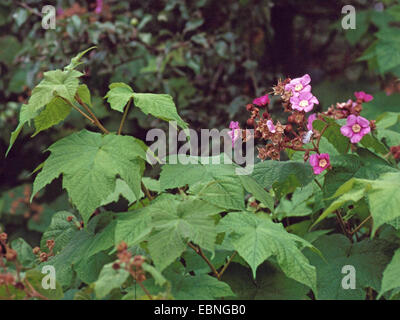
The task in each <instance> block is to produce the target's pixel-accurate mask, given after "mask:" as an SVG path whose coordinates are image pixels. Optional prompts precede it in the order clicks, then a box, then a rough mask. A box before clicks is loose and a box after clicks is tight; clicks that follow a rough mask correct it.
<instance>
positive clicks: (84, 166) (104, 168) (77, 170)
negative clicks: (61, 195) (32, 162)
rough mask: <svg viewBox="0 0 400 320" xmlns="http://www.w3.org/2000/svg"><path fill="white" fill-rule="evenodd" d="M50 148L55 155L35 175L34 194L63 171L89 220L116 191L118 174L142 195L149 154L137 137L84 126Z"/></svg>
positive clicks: (66, 184)
mask: <svg viewBox="0 0 400 320" xmlns="http://www.w3.org/2000/svg"><path fill="white" fill-rule="evenodd" d="M48 150H49V151H50V152H51V155H50V156H49V158H48V159H47V160H46V161H45V162H44V165H43V168H42V170H41V172H40V173H39V174H38V175H37V177H36V179H35V182H34V184H33V195H34V194H36V193H37V192H38V191H39V190H41V189H42V188H43V187H44V186H46V185H47V184H49V183H50V182H51V181H52V180H54V179H55V178H57V177H58V176H60V175H61V174H62V176H63V187H64V188H65V189H66V190H67V192H68V195H69V197H70V198H71V201H72V203H73V204H75V205H76V207H77V209H78V210H79V212H80V213H81V215H82V217H83V218H84V221H85V222H87V221H88V220H89V217H90V215H91V214H92V213H93V211H94V210H95V209H96V208H97V207H99V206H100V205H101V203H102V202H103V201H104V200H105V199H106V198H107V197H108V196H109V195H110V194H112V193H113V192H114V190H115V185H116V179H117V177H118V176H119V177H120V178H121V179H122V180H124V181H125V182H126V183H127V184H128V186H129V187H130V188H131V189H132V191H133V192H134V193H135V195H136V197H137V198H139V197H140V181H141V176H142V173H143V170H144V161H143V159H145V157H146V154H145V150H144V149H143V145H142V143H140V142H139V141H138V140H136V139H135V138H133V137H130V136H121V135H115V134H107V135H102V134H100V133H94V132H89V131H87V130H82V131H80V132H77V133H74V134H72V135H70V136H67V137H65V138H63V139H61V140H59V141H57V142H56V143H54V144H53V145H51V146H50V147H49V148H48Z"/></svg>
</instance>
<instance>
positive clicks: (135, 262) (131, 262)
mask: <svg viewBox="0 0 400 320" xmlns="http://www.w3.org/2000/svg"><path fill="white" fill-rule="evenodd" d="M117 252H118V253H117V257H118V260H117V261H116V262H114V264H113V269H114V270H118V269H120V268H121V267H123V268H124V269H125V270H126V271H128V272H129V273H130V275H131V276H132V277H133V278H134V279H135V280H136V281H137V282H139V283H141V282H143V281H145V280H146V275H145V272H144V270H143V268H142V265H143V263H144V262H145V258H144V257H143V256H139V255H137V256H134V257H133V258H132V253H130V252H129V251H128V246H127V244H126V243H125V242H123V241H122V242H121V243H119V244H118V246H117Z"/></svg>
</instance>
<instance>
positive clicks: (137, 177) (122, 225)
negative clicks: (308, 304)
mask: <svg viewBox="0 0 400 320" xmlns="http://www.w3.org/2000/svg"><path fill="white" fill-rule="evenodd" d="M389 2H390V1H388V3H389ZM32 3H34V1H33V2H32ZM32 3H31V2H29V4H32ZM110 3H111V2H110ZM110 3H109V4H110ZM246 3H253V2H252V1H241V2H237V3H235V4H231V3H230V4H229V5H227V6H226V7H225V6H223V5H221V6H220V5H215V4H214V5H213V4H211V2H210V1H196V2H194V3H193V4H183V3H180V2H178V1H166V2H165V3H164V2H162V3H161V4H159V7H157V8H156V9H150V8H151V6H152V5H154V3H153V2H152V1H150V2H149V4H148V8H147V7H146V5H145V4H143V5H142V6H139V5H138V6H136V5H129V4H126V3H122V2H121V3H119V4H118V5H113V6H111V7H110V6H109V4H105V6H104V8H103V11H102V12H101V14H100V15H99V16H97V15H95V14H94V12H93V11H91V10H92V9H90V10H89V11H88V10H87V8H86V7H84V6H80V5H79V4H75V5H74V6H73V7H71V8H72V9H73V10H71V11H68V10H65V11H64V12H63V13H59V19H60V20H61V23H60V24H59V25H58V26H57V29H56V30H55V31H54V33H45V37H48V38H50V40H49V39H48V40H49V41H54V47H47V48H42V47H41V45H40V44H38V43H36V45H35V46H29V45H27V43H28V42H29V41H30V42H32V41H33V40H32V39H33V38H34V36H35V35H36V34H40V33H41V32H42V30H38V29H37V28H36V29H35V28H33V29H32V30H30V36H29V37H27V39H24V40H22V39H18V37H16V36H15V35H12V34H11V35H9V36H7V37H1V38H0V42H3V43H7V46H8V47H9V50H6V51H0V62H1V63H3V64H4V65H8V64H13V63H16V61H17V60H18V59H21V60H24V59H25V60H24V61H25V62H24V64H21V65H19V68H18V69H16V70H12V71H11V70H10V72H8V73H7V75H6V77H5V78H4V79H2V80H1V85H2V89H3V94H4V95H5V96H6V97H7V101H9V102H11V100H12V99H16V100H15V101H13V102H16V101H17V99H18V98H16V97H17V96H18V95H21V96H22V98H23V99H22V100H21V101H20V102H21V107H20V110H19V118H18V119H19V120H18V121H16V122H14V123H13V125H14V131H13V132H12V133H11V136H10V139H9V143H8V147H7V150H6V148H5V150H4V153H5V154H7V156H8V157H9V158H8V159H10V157H11V159H15V158H16V157H24V156H26V153H25V152H27V150H28V151H29V148H28V147H27V146H32V143H34V142H32V141H37V140H39V141H41V142H40V143H39V145H40V146H42V145H44V144H45V147H43V148H42V147H40V148H37V149H38V150H36V151H35V152H38V151H40V152H41V153H43V154H42V155H40V156H38V157H34V156H32V157H31V158H29V163H30V165H29V166H27V167H26V168H25V169H26V170H27V172H30V174H25V175H22V177H21V176H20V177H18V179H17V181H14V183H15V184H16V186H15V187H13V188H9V189H7V190H6V191H5V192H3V194H2V197H1V198H0V209H1V210H0V218H1V224H0V268H1V271H0V299H24V298H27V299H98V300H107V299H117V300H131V299H146V300H147V299H199V300H207V299H398V298H399V294H398V292H399V289H400V283H399V281H398V275H399V272H398V267H399V266H398V265H399V263H400V256H399V250H400V249H399V246H400V241H399V229H400V216H399V215H400V213H399V211H398V208H399V205H400V192H399V181H400V180H399V179H400V173H399V168H398V161H399V159H400V139H399V137H400V127H399V122H400V113H399V112H398V103H399V99H398V97H397V95H396V94H393V95H391V96H386V95H385V94H382V93H378V94H374V97H373V100H372V101H371V100H370V99H369V98H368V96H369V95H367V94H365V92H362V97H361V96H360V94H361V92H356V99H355V101H353V100H351V99H350V100H348V101H347V102H344V103H337V104H336V105H332V106H331V107H330V108H325V110H323V109H322V108H320V106H317V105H318V103H319V102H318V100H317V102H315V99H316V97H315V96H310V97H308V98H307V99H306V98H304V99H303V100H301V99H300V100H299V99H297V100H298V101H297V100H296V99H292V98H293V96H294V97H295V98H298V96H297V95H296V94H297V93H296V92H295V90H297V89H293V91H291V90H292V89H290V90H289V89H287V87H286V86H287V85H289V87H290V85H293V86H292V87H293V88H295V85H296V84H299V83H301V84H302V82H301V81H303V80H304V79H306V78H307V76H308V75H305V76H303V77H302V78H296V79H290V78H287V79H284V80H279V81H278V84H277V85H276V86H274V87H273V93H274V95H275V96H280V97H273V98H271V101H270V100H269V98H268V102H265V103H264V102H262V101H263V99H255V100H254V101H253V104H248V105H247V106H246V109H247V111H249V112H250V113H251V116H250V118H249V119H248V120H247V122H246V127H245V128H242V129H240V127H239V121H241V120H243V121H244V120H245V112H244V109H245V108H244V105H245V104H247V103H248V102H249V99H250V96H258V94H265V93H266V91H267V87H268V85H266V83H267V81H268V80H272V79H275V78H277V77H276V76H277V74H279V72H280V71H279V70H278V71H276V73H273V72H271V73H269V74H266V75H264V76H262V75H261V72H256V71H257V70H258V69H257V67H260V66H263V64H262V63H261V62H260V61H262V57H263V53H264V52H265V50H266V48H265V47H264V46H265V44H263V43H261V41H258V42H257V39H258V38H257V37H256V36H255V35H251V36H249V35H247V33H248V32H247V30H246V26H248V28H249V30H253V31H254V30H258V29H257V28H258V26H259V24H260V23H261V22H260V21H262V19H263V17H265V16H268V15H269V14H273V12H272V11H273V10H272V9H271V10H270V7H266V8H268V9H266V12H263V11H262V10H260V11H258V10H251V9H250V8H251V6H250V5H248V4H247V5H246ZM265 3H266V4H269V3H272V2H270V1H265ZM288 3H289V4H288V8H292V3H291V2H290V1H288ZM282 6H283V9H285V6H284V5H282ZM131 7H132V9H134V10H132V12H133V16H131V15H130V14H124V13H123V12H124V11H129V10H127V9H131ZM133 7H134V8H133ZM144 7H146V9H148V10H147V11H146V10H144V9H143V8H144ZM278 7H279V6H278ZM0 8H3V9H4V8H13V10H14V11H15V16H16V20H17V24H18V25H19V27H21V28H25V29H26V30H29V29H30V25H29V19H28V17H30V16H32V15H35V13H34V12H36V13H38V12H37V11H35V9H34V8H33V7H30V6H24V7H18V8H17V7H14V4H12V3H11V2H7V1H6V2H4V4H1V5H0ZM71 8H70V9H71ZM216 9H218V10H219V11H220V12H222V13H223V14H224V15H225V16H226V17H227V18H229V19H227V21H228V23H227V26H221V27H215V32H213V33H211V32H209V33H206V32H204V31H205V30H208V29H206V27H207V28H210V29H212V26H210V24H211V21H210V20H208V19H209V18H208V17H209V16H210V15H211V13H210V12H212V11H213V10H216ZM286 9H287V8H286ZM230 10H231V11H230ZM398 11H399V10H398V6H397V5H395V6H391V7H390V10H388V12H386V11H385V14H384V15H381V16H380V15H379V14H378V13H376V10H375V11H374V10H365V11H362V12H359V13H358V18H359V19H360V21H361V22H362V28H361V30H359V31H357V32H358V33H357V34H355V33H353V34H348V35H347V36H346V37H347V38H348V41H349V42H350V45H356V44H358V43H359V42H362V46H361V47H362V48H361V49H362V51H364V49H365V48H367V49H366V50H367V51H366V52H365V53H364V55H363V56H362V57H361V59H360V60H362V61H364V60H368V64H369V66H370V67H371V69H372V70H375V71H377V72H378V73H379V74H380V75H381V76H385V77H390V76H391V75H396V74H397V71H398V70H397V69H398V65H399V63H400V62H399V61H397V60H398V56H396V54H398V53H396V51H395V50H393V48H397V47H396V46H397V42H398V39H397V38H395V37H394V34H395V31H396V30H397V29H396V28H397V27H395V26H393V24H388V23H389V22H392V20H393V19H398ZM148 12H150V13H148ZM176 12H179V13H180V18H178V19H176V21H173V20H174V17H176V16H177V14H176ZM191 12H195V13H194V14H193V15H192V14H191ZM71 13H72V14H71ZM232 15H236V16H240V17H243V21H245V22H243V23H242V26H241V27H240V28H239V29H232V31H228V30H230V29H229V28H230V26H234V25H236V24H235V23H233V21H234V19H235V18H232ZM137 17H140V20H139V19H138V18H137ZM249 17H251V19H250V18H249ZM244 18H246V19H244ZM7 19H8V18H7V17H6V15H3V14H2V11H1V10H0V25H7V24H8V23H10V21H8V20H7ZM135 19H136V20H135ZM211 20H212V19H211ZM88 21H92V23H88ZM268 23H270V21H269V20H268ZM369 23H373V25H374V26H372V27H371V26H370V25H369ZM271 24H273V22H271ZM160 25H162V26H164V28H158V27H159V26H160ZM374 27H377V28H378V29H379V30H378V31H376V33H374V34H373V35H372V37H373V40H372V41H374V42H373V43H372V44H371V43H370V40H371V39H366V40H365V41H362V40H361V39H362V37H363V36H364V35H365V34H367V31H368V30H369V28H374ZM132 28H133V29H134V34H133V35H132V34H131V31H132ZM393 29H394V30H393ZM154 30H159V31H154ZM128 31H129V32H128ZM261 33H262V35H261V34H259V35H258V37H261V38H264V37H265V38H268V39H269V40H270V39H272V35H270V34H268V33H267V32H266V33H264V32H261ZM60 35H62V37H64V38H65V39H64V40H65V42H66V43H68V45H67V44H66V43H63V41H56V40H55V39H56V38H57V37H58V36H60ZM80 37H86V38H87V40H86V41H85V42H83V41H80V40H78V41H76V42H75V39H80ZM165 38H167V40H165ZM375 38H376V39H375ZM237 39H244V40H243V41H236V40H237ZM119 41H121V45H120V46H117V45H116V44H118V43H119ZM107 42H111V43H112V44H113V46H111V47H112V48H113V50H112V51H113V52H112V51H107V49H106V47H107V45H106V44H107ZM60 43H61V44H62V46H64V48H63V47H61V46H60ZM87 43H90V44H94V45H96V46H97V47H96V48H94V47H90V48H89V49H86V47H88V45H87ZM70 44H71V45H70ZM249 46H254V47H255V48H256V49H255V50H254V52H256V53H254V55H255V56H251V54H249V53H248V52H249V51H248V50H247V49H248V48H249ZM24 48H25V49H24ZM65 48H68V50H71V52H68V50H66V49H65ZM257 48H258V49H257ZM82 49H86V50H84V51H81V52H80V53H78V54H77V55H76V53H77V52H79V51H80V50H82ZM359 49H360V48H357V50H359ZM389 49H390V50H389ZM34 50H37V51H38V52H41V53H43V54H45V55H46V56H47V55H49V56H53V57H54V58H53V60H52V62H51V64H50V65H48V66H45V64H44V63H42V62H41V60H40V59H32V60H30V59H28V57H31V55H32V56H33V55H34V52H33V51H34ZM257 50H258V51H259V52H258V51H257ZM31 51H32V52H31ZM389 51H390V52H389ZM257 52H258V54H257ZM260 52H261V53H260ZM389 53H390V55H389ZM65 55H71V56H73V58H72V59H71V61H70V63H68V64H67V65H66V66H65V67H64V68H59V65H60V64H61V61H63V60H64V59H65ZM215 57H219V58H218V59H216V58H215ZM221 59H222V60H221ZM221 61H222V62H221ZM239 62H240V63H239ZM242 62H243V63H242ZM277 68H278V67H277ZM6 69H7V68H6ZM49 69H50V71H48V70H49ZM51 69H55V70H51ZM78 69H79V70H80V71H79V70H78ZM203 69H206V71H204V72H202V70H203ZM32 70H33V71H32ZM30 72H31V73H32V72H33V73H34V75H29V76H28V74H30ZM238 74H240V76H239V75H238ZM202 77H204V78H205V79H212V80H211V84H210V83H209V82H210V81H209V80H204V79H203V80H202ZM236 77H237V78H236ZM28 78H31V81H30V82H29V81H27V79H28ZM230 78H231V79H230ZM232 78H235V81H237V82H238V83H246V81H247V80H248V79H250V80H251V83H252V86H253V88H250V89H249V88H248V87H246V88H245V89H243V88H241V84H237V83H236V84H235V85H229V84H230V81H231V80H232ZM308 78H310V77H309V76H308ZM261 79H262V80H263V84H261V81H260V80H261ZM299 79H301V80H299ZM8 80H10V81H8ZM306 80H307V79H306ZM122 81H124V82H122ZM307 81H308V80H307ZM310 81H311V78H310ZM310 81H308V82H307V84H308V83H309V82H310ZM37 82H38V83H37ZM16 83H23V84H24V85H25V84H26V85H27V86H28V87H30V88H31V89H32V90H29V89H28V88H25V89H23V90H21V88H20V87H19V86H18V85H17V84H16ZM35 83H37V85H35ZM307 84H306V85H307ZM306 85H304V87H305V86H306ZM219 87H221V88H219ZM304 87H303V86H302V87H301V88H302V89H300V90H303V89H304ZM320 88H321V87H320ZM310 90H311V88H310ZM148 91H150V92H151V93H147V92H148ZM200 91H202V94H201V95H202V97H200V98H197V97H196V93H197V92H200ZM157 92H160V93H157ZM161 92H162V93H161ZM313 92H314V93H315V94H316V95H317V93H316V92H319V91H318V88H317V90H314V88H313ZM303 93H304V92H303ZM264 97H265V96H264ZM313 98H315V99H314V100H313ZM318 98H319V95H318ZM9 99H11V100H9ZM323 99H324V98H323ZM264 100H265V99H264ZM366 100H368V101H366ZM174 101H176V102H177V104H175V102H174ZM260 101H261V102H260ZM304 101H305V102H304ZM309 101H314V102H313V104H315V110H314V111H316V114H315V120H314V121H311V122H310V121H309V119H310V117H311V116H308V119H307V117H306V112H305V110H302V109H301V108H303V107H304V103H306V105H307V103H309ZM281 102H282V104H283V111H282V110H278V108H277V106H278V105H279V104H280V103H281ZM208 104H213V105H214V104H215V106H216V114H217V115H221V116H220V117H219V119H218V120H216V119H214V120H210V119H209V115H208V113H207V112H209V110H210V109H209V108H208V106H207V105H208ZM322 104H323V102H322V100H321V105H322ZM226 105H228V107H226ZM294 105H295V106H296V107H297V110H295V108H293V106H294ZM105 106H106V107H105ZM197 106H198V109H195V108H196V107H197ZM311 107H312V106H311ZM194 110H196V112H194ZM317 111H319V112H317ZM287 113H289V117H286V116H287ZM272 117H276V118H278V120H276V119H273V118H272ZM233 118H236V119H238V122H237V123H234V126H231V129H232V130H231V131H230V136H231V138H232V144H235V143H237V140H238V139H239V138H243V139H244V141H245V142H248V141H249V140H248V139H249V138H248V135H247V133H248V129H255V131H254V132H255V133H254V136H253V137H252V138H255V141H256V142H257V150H258V159H257V161H256V163H255V164H254V168H252V169H253V171H252V173H251V175H238V174H237V170H238V169H240V166H239V165H238V164H236V163H219V164H215V162H218V161H220V160H223V159H225V158H226V157H230V155H229V154H225V153H221V154H218V155H213V156H194V155H182V158H181V159H180V160H182V161H179V163H178V164H175V163H174V162H173V161H172V160H171V159H163V160H166V163H163V161H159V162H160V163H156V164H154V163H152V162H151V161H150V159H149V158H148V157H147V155H149V153H150V149H149V148H148V146H147V145H146V144H145V142H144V141H143V140H144V136H145V134H144V133H143V131H144V130H143V128H149V127H162V128H165V125H166V123H168V122H170V121H172V122H176V124H177V126H178V127H179V128H181V129H183V130H187V129H189V128H197V127H198V126H201V125H202V124H204V123H205V122H206V123H207V125H208V126H220V125H221V124H222V123H223V126H224V127H226V120H227V119H233ZM286 118H287V120H286ZM353 118H354V119H355V120H354V119H353ZM221 119H222V120H221ZM14 120H15V119H14ZM351 120H354V121H355V122H354V121H353V122H352V121H351ZM357 121H359V122H357ZM365 122H367V124H366V125H365V126H364V127H362V126H360V125H358V123H360V124H362V123H365ZM128 124H129V126H128ZM189 124H190V125H189ZM357 125H358V127H357ZM346 126H347V127H348V128H354V132H352V133H351V135H352V136H351V137H350V136H349V135H345V134H344V133H343V132H345V130H347V129H343V128H344V127H346ZM133 127H134V128H133ZM6 129H7V130H9V129H10V128H8V127H7V128H6ZM363 129H365V131H362V136H361V137H359V138H360V139H359V141H358V142H354V143H351V142H352V141H351V140H350V139H352V138H353V136H354V135H356V134H359V132H360V131H361V130H363ZM366 129H368V130H366ZM235 130H238V131H239V132H240V134H238V135H236V133H237V131H235ZM352 130H353V129H352ZM9 131H11V130H9ZM257 132H258V133H257ZM310 132H311V133H310ZM27 134H29V135H30V137H28V136H27ZM238 137H239V138H238ZM306 137H307V138H306ZM30 138H34V139H30ZM41 139H42V140H41ZM239 140H242V139H239ZM266 141H267V142H266ZM43 142H46V143H43ZM230 142H231V141H229V143H230ZM271 149H273V150H272V151H271ZM21 150H23V153H21V154H20V151H21ZM152 155H154V154H152ZM156 155H158V154H156ZM156 158H157V159H158V157H156ZM277 159H279V160H281V161H276V160H277ZM42 160H43V161H42ZM158 160H160V159H158ZM259 160H260V161H259ZM32 165H33V167H31V166H32ZM32 177H34V178H33V179H34V181H33V183H30V182H31V180H30V179H31V178H32ZM19 180H21V181H19ZM17 182H18V183H17ZM349 265H350V266H353V267H354V268H355V270H356V282H355V285H356V288H355V289H347V290H346V289H345V288H343V286H342V283H343V282H342V280H343V277H344V276H345V274H344V273H342V268H343V267H344V266H349ZM44 267H54V268H55V271H56V283H55V284H56V286H55V289H50V290H49V289H45V288H44V287H43V285H42V280H43V279H44V277H45V274H44V273H42V271H43V270H44V269H43V268H44Z"/></svg>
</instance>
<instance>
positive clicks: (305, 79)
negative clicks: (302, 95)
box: [300, 74, 311, 86]
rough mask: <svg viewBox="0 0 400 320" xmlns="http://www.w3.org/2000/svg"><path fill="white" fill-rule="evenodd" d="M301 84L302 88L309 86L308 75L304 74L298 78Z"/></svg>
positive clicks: (309, 78)
mask: <svg viewBox="0 0 400 320" xmlns="http://www.w3.org/2000/svg"><path fill="white" fill-rule="evenodd" d="M300 81H301V83H302V84H303V86H305V85H307V84H309V83H310V82H311V77H310V75H309V74H305V75H304V76H302V77H301V78H300Z"/></svg>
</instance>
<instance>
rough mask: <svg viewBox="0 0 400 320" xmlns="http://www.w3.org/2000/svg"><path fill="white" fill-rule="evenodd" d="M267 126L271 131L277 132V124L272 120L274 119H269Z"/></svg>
mask: <svg viewBox="0 0 400 320" xmlns="http://www.w3.org/2000/svg"><path fill="white" fill-rule="evenodd" d="M267 127H268V130H269V132H271V133H275V132H276V129H275V126H274V123H273V122H272V120H268V121H267Z"/></svg>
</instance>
